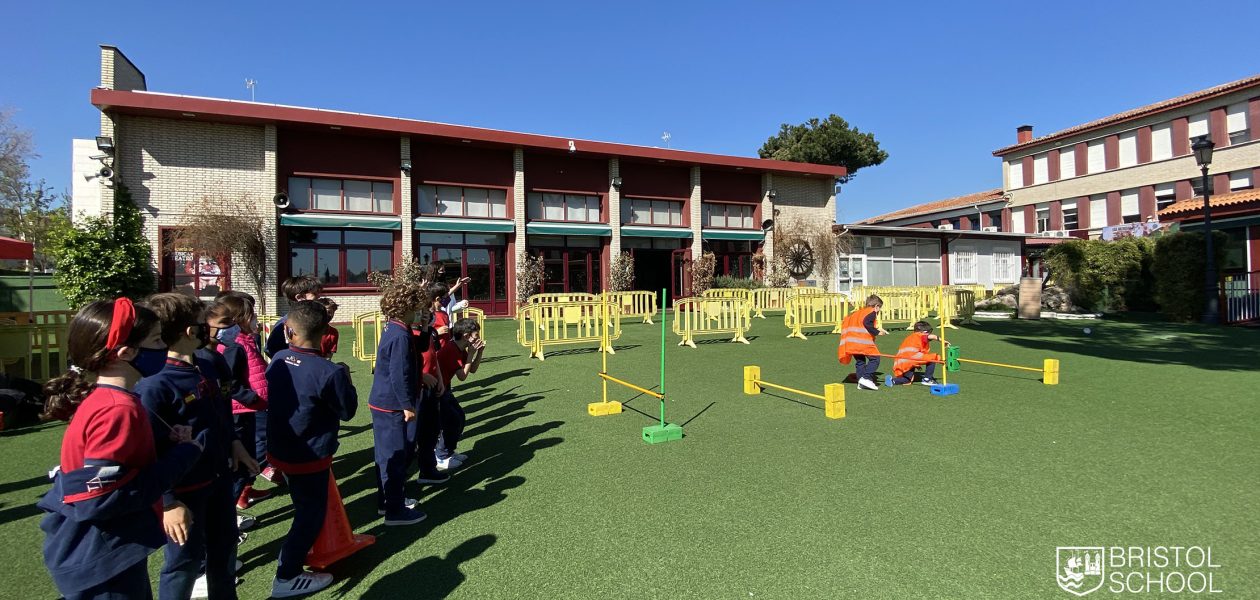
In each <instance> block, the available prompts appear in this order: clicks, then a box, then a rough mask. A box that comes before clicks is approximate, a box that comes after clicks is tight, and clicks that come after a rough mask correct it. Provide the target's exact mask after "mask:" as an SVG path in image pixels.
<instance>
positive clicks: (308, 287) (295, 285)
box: [266, 275, 324, 358]
mask: <svg viewBox="0 0 1260 600" xmlns="http://www.w3.org/2000/svg"><path fill="white" fill-rule="evenodd" d="M280 291H281V292H283V293H284V297H285V298H288V299H289V306H293V305H294V304H296V303H297V302H301V301H302V300H315V299H318V298H319V295H320V294H322V293H324V284H323V283H321V282H320V280H319V279H318V278H317V277H315V276H314V275H299V276H297V277H290V278H288V279H286V280H284V284H282V285H281V286H280ZM288 318H289V317H288V316H287V315H286V316H283V317H280V320H279V321H276V324H275V325H272V326H271V334H269V335H268V336H267V347H266V350H267V358H275V357H276V353H277V352H280V351H281V350H286V349H288V347H289V341H288V340H286V339H285V337H284V336H285V333H284V332H285V329H284V322H285V320H286V319H288Z"/></svg>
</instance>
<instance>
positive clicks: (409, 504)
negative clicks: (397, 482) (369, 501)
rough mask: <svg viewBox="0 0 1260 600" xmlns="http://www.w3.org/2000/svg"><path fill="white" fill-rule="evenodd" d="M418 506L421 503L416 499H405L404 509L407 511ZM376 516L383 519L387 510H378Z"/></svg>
mask: <svg viewBox="0 0 1260 600" xmlns="http://www.w3.org/2000/svg"><path fill="white" fill-rule="evenodd" d="M417 504H420V501H419V500H416V499H415V498H403V508H406V509H407V510H411V509H413V508H415V507H416V505H417ZM376 514H378V515H380V516H382V517H383V516H385V509H383V508H378V509H376Z"/></svg>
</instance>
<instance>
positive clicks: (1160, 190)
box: [1155, 183, 1177, 212]
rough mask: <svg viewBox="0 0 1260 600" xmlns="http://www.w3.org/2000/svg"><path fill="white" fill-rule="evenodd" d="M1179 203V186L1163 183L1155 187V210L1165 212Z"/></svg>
mask: <svg viewBox="0 0 1260 600" xmlns="http://www.w3.org/2000/svg"><path fill="white" fill-rule="evenodd" d="M1176 201H1177V184H1175V183H1161V184H1159V185H1157V186H1155V210H1156V212H1158V211H1161V210H1164V209H1165V208H1167V207H1168V206H1169V205H1171V204H1172V203H1173V202H1176Z"/></svg>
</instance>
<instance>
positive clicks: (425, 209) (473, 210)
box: [416, 185, 508, 219]
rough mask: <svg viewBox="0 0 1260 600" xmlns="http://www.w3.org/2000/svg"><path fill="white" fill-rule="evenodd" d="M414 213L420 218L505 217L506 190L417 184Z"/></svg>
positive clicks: (506, 211) (506, 214)
mask: <svg viewBox="0 0 1260 600" xmlns="http://www.w3.org/2000/svg"><path fill="white" fill-rule="evenodd" d="M416 212H417V214H419V215H420V216H423V217H472V218H481V219H506V218H507V216H508V209H507V190H505V189H502V188H477V187H460V186H454V185H419V186H416Z"/></svg>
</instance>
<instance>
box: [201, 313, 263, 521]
mask: <svg viewBox="0 0 1260 600" xmlns="http://www.w3.org/2000/svg"><path fill="white" fill-rule="evenodd" d="M207 313H208V314H209V318H208V319H207V321H208V322H209V324H210V331H211V334H212V336H214V337H215V343H214V344H212V347H214V348H215V349H216V350H217V351H218V352H219V353H220V354H221V355H222V356H223V359H224V360H225V361H226V363H227V365H228V367H229V368H230V369H231V374H232V375H231V379H230V382H231V383H230V385H231V388H230V390H229V394H228V395H229V397H230V398H231V402H232V420H233V422H234V425H235V429H236V437H237V438H238V439H240V440H241V443H242V444H244V445H245V447H246V448H247V449H248V448H254V447H256V440H257V438H258V433H257V427H256V415H257V413H258V411H262V410H266V409H267V379H266V370H267V363H266V362H264V361H263V358H262V352H261V351H260V350H259V349H258V346H257V344H256V343H255V342H254V337H253V322H254V298H253V297H252V296H250V295H248V294H244V293H241V292H226V293H223V294H219V296H218V299H217V300H215V301H214V303H213V304H211V305H210V307H209V309H207ZM254 458H255V460H258V455H257V453H255V455H254ZM234 475H235V477H234V479H233V482H232V497H233V498H236V499H237V500H236V507H237V508H240V509H246V508H249V507H250V506H252V505H253V504H254V503H256V502H260V501H262V500H266V499H267V498H270V497H271V495H272V493H271V492H270V491H267V490H256V489H254V480H255V476H254V475H251V474H249V473H248V472H246V471H243V470H238V471H237V472H236V473H235V474H234Z"/></svg>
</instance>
